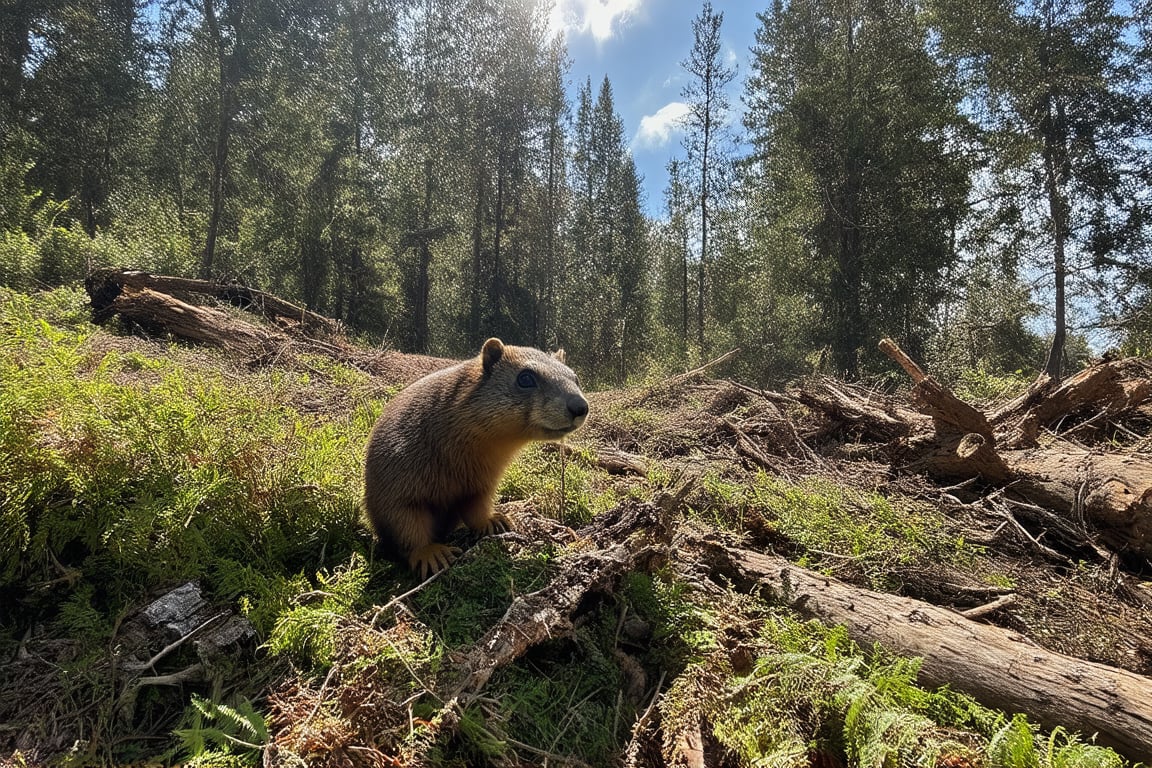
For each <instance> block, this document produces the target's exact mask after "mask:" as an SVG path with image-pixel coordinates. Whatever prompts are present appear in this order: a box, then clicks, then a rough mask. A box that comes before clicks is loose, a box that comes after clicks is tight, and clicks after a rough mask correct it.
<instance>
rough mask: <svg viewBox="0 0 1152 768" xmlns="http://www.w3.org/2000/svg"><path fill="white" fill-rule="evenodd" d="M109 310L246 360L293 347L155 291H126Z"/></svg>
mask: <svg viewBox="0 0 1152 768" xmlns="http://www.w3.org/2000/svg"><path fill="white" fill-rule="evenodd" d="M105 309H106V310H108V311H109V312H112V313H118V314H120V315H121V316H123V317H124V318H126V319H128V320H131V321H133V322H135V323H138V324H140V325H141V326H143V327H144V328H146V329H150V330H153V331H160V332H163V333H170V334H173V335H175V336H179V337H181V338H184V339H188V340H190V341H195V342H199V343H202V344H210V345H212V346H214V347H220V348H221V349H227V350H230V351H233V352H236V353H238V354H239V355H242V356H245V357H258V358H260V357H268V356H274V355H276V354H277V353H278V352H280V351H281V350H283V349H285V348H287V347H288V346H291V345H292V344H293V340H292V339H291V338H290V337H289V336H288V335H287V334H285V333H282V332H280V331H277V330H274V329H271V328H262V327H260V326H258V325H254V324H253V323H248V322H245V321H243V320H240V319H238V318H234V317H230V316H229V315H228V313H227V312H224V311H222V310H219V309H213V308H212V307H197V306H195V305H193V304H188V303H186V302H183V301H180V300H179V299H176V298H174V297H172V296H169V295H168V294H165V293H159V292H157V291H154V290H152V289H151V288H124V289H123V290H121V291H120V292H119V293H118V294H117V295H116V297H115V298H114V299H112V301H111V302H109V303H108V304H107V305H106V306H105Z"/></svg>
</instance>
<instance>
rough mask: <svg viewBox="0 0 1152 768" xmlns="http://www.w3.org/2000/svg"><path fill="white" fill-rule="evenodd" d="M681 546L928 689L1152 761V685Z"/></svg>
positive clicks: (776, 566) (726, 552) (942, 612)
mask: <svg viewBox="0 0 1152 768" xmlns="http://www.w3.org/2000/svg"><path fill="white" fill-rule="evenodd" d="M683 545H684V546H683V547H681V548H684V547H688V548H693V549H697V550H699V551H700V561H702V562H704V563H706V564H707V565H708V566H709V567H710V568H711V570H712V571H713V573H716V574H717V575H719V576H722V577H724V578H727V579H731V580H732V581H733V583H735V584H736V585H737V586H738V587H739V588H741V589H742V590H748V591H754V590H756V589H759V590H761V591H762V592H763V591H767V592H768V593H769V595H770V599H772V600H773V601H775V602H778V603H780V604H783V605H786V606H788V607H790V608H792V609H794V610H796V611H797V612H799V613H801V614H803V615H806V616H809V617H811V618H815V619H818V620H820V621H822V622H825V623H828V624H842V625H844V626H845V627H846V628H847V630H848V632H849V635H850V636H851V637H852V639H853V640H855V641H856V642H857V643H860V644H862V645H869V644H872V643H879V644H880V645H881V646H883V647H885V648H887V649H889V650H891V651H895V652H898V653H901V654H905V655H909V656H917V657H919V658H921V659H923V664H922V665H921V667H920V673H919V681H920V683H921V684H923V685H926V686H930V687H936V686H942V685H949V686H951V687H952V688H954V689H956V690H959V691H963V692H965V693H968V694H970V695H971V696H973V697H975V698H976V699H977V700H978V701H980V702H981V703H982V704H984V705H985V706H989V707H995V708H999V709H1003V710H1005V711H1007V712H1024V713H1026V714H1028V715H1029V716H1030V717H1031V718H1033V719H1034V720H1036V721H1037V722H1039V723H1041V724H1042V725H1044V726H1045V727H1048V728H1055V727H1056V726H1062V727H1064V728H1071V729H1074V730H1079V731H1080V732H1081V733H1082V734H1084V735H1085V736H1086V737H1091V736H1092V735H1093V734H1096V735H1097V741H1098V743H1100V744H1102V745H1106V746H1110V747H1113V748H1114V749H1116V750H1117V751H1118V752H1120V753H1122V754H1124V755H1126V756H1128V757H1129V758H1131V759H1133V760H1143V761H1149V760H1152V679H1149V678H1147V677H1144V676H1142V675H1137V674H1135V673H1132V672H1128V671H1126V670H1122V669H1117V668H1114V667H1109V666H1106V665H1104V664H1097V663H1094V662H1091V661H1084V660H1082V659H1077V658H1073V657H1069V656H1064V655H1062V654H1059V653H1054V652H1052V651H1048V650H1046V649H1044V648H1041V647H1039V646H1037V645H1035V644H1034V643H1033V642H1032V641H1030V640H1029V639H1028V638H1026V637H1024V636H1023V635H1020V634H1019V633H1016V632H1013V631H1010V630H1006V629H1001V628H999V627H995V626H991V625H987V624H981V623H979V622H976V621H972V620H971V619H967V618H965V617H964V616H962V615H960V614H959V613H956V612H954V611H951V610H948V609H945V608H939V607H936V606H934V605H931V604H929V603H924V602H921V601H919V600H913V599H911V598H907V597H898V596H895V595H889V594H884V593H882V592H873V591H871V590H867V589H861V588H858V587H853V586H850V585H848V584H845V583H843V582H840V581H837V580H836V579H833V578H831V577H828V576H824V575H821V574H819V573H816V572H814V571H810V570H807V569H805V568H800V567H798V566H796V565H793V564H792V563H790V562H788V561H787V560H785V559H783V558H781V557H776V556H773V555H766V554H761V553H758V552H752V551H749V550H745V549H737V548H732V547H728V546H725V545H724V544H723V543H721V542H719V541H718V540H716V539H712V538H708V537H706V536H699V535H696V536H693V537H688V538H687V540H686V541H684V542H683Z"/></svg>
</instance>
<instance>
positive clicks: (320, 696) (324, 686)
mask: <svg viewBox="0 0 1152 768" xmlns="http://www.w3.org/2000/svg"><path fill="white" fill-rule="evenodd" d="M338 669H340V665H339V664H333V665H332V669H330V670H328V676H327V677H325V678H324V682H323V684H321V686H320V692H319V693H317V694H316V706H314V707H312V711H311V712H310V713H309V714H308V717H306V718H304V726H306V725H308V723H310V722H312V718H314V717H316V713H317V712H319V711H320V705H321V704H323V703H324V694H325V693H326V692H327V691H328V684H329V683H331V682H332V677H333V676H334V675H335V674H336V671H337V670H338ZM304 726H301V727H304Z"/></svg>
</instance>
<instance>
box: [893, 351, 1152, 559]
mask: <svg viewBox="0 0 1152 768" xmlns="http://www.w3.org/2000/svg"><path fill="white" fill-rule="evenodd" d="M880 347H881V349H882V350H883V351H884V352H885V354H887V355H888V356H889V357H890V358H892V359H893V360H895V361H896V362H897V363H898V364H899V365H900V366H901V367H902V368H903V369H904V370H905V371H907V372H908V374H909V375H910V376H911V377H912V378H913V380H914V381H916V384H915V387H914V388H913V397H912V404H913V406H914V407H915V408H916V410H917V411H919V412H921V413H924V414H926V415H929V416H931V417H932V429H931V430H929V429H927V428H926V427H925V425H924V423H923V422H919V423H910V424H909V435H908V437H906V438H904V439H903V440H897V441H893V442H892V443H891V444H890V451H889V453H890V456H891V457H892V459H893V464H894V465H896V466H899V467H901V468H903V469H907V470H911V471H916V472H924V473H926V474H929V475H932V476H933V477H937V478H940V479H946V480H949V481H954V480H956V479H964V478H972V477H979V478H981V479H983V480H984V481H985V482H986V483H989V484H991V485H993V486H1000V487H1005V489H1006V495H1007V496H1008V497H1009V498H1015V499H1017V500H1023V501H1026V502H1029V503H1032V504H1035V505H1039V506H1040V507H1044V508H1047V509H1049V510H1051V511H1052V512H1054V513H1056V514H1057V515H1059V516H1061V517H1062V518H1064V519H1065V520H1066V521H1068V523H1069V524H1070V525H1071V526H1072V527H1073V528H1078V529H1084V528H1085V527H1086V526H1087V527H1088V528H1090V529H1091V531H1092V534H1094V535H1095V536H1096V537H1098V540H1099V541H1100V542H1101V543H1103V544H1104V545H1105V546H1107V547H1109V548H1110V549H1112V550H1114V551H1117V552H1118V553H1120V554H1121V555H1123V556H1124V557H1125V558H1126V559H1128V560H1131V561H1135V562H1133V565H1134V567H1136V568H1140V567H1143V566H1144V565H1146V564H1147V563H1148V562H1152V460H1149V459H1147V458H1145V457H1143V456H1138V455H1122V454H1115V453H1107V452H1102V451H1090V450H1088V449H1085V448H1081V447H1079V446H1076V445H1073V444H1070V443H1066V442H1061V441H1057V442H1053V443H1051V444H1049V445H1047V446H1045V447H1043V448H1039V447H1036V448H1034V449H1033V450H1005V449H1004V448H1005V447H1006V446H1018V445H1021V444H1029V443H1034V442H1035V438H1036V436H1037V434H1038V430H1039V429H1040V427H1041V426H1042V425H1050V424H1053V423H1054V422H1055V421H1058V420H1059V419H1061V418H1066V417H1071V416H1075V415H1076V414H1082V413H1083V412H1084V409H1085V408H1091V409H1098V410H1097V411H1096V413H1098V414H1100V415H1102V416H1106V417H1113V416H1116V415H1118V414H1120V413H1122V412H1124V411H1126V410H1129V409H1131V408H1133V407H1135V406H1137V405H1139V404H1141V403H1143V402H1144V401H1145V400H1146V399H1147V397H1148V393H1149V392H1150V391H1152V380H1150V379H1148V378H1140V376H1141V375H1143V374H1146V373H1147V367H1146V365H1145V364H1144V363H1143V362H1141V361H1135V360H1120V361H1106V362H1102V363H1100V364H1099V365H1097V366H1093V367H1092V368H1088V369H1086V370H1084V371H1081V372H1080V373H1079V374H1077V375H1076V376H1073V377H1071V378H1069V379H1067V380H1066V381H1064V383H1063V384H1061V385H1060V386H1058V387H1055V388H1053V387H1052V386H1051V383H1050V382H1047V381H1046V380H1045V379H1044V378H1041V379H1040V380H1038V382H1037V383H1036V384H1034V385H1033V386H1032V387H1031V388H1030V389H1029V391H1028V392H1026V393H1025V394H1024V395H1022V396H1021V397H1020V398H1017V399H1016V400H1014V401H1013V402H1012V403H1009V404H1008V405H1006V406H1005V407H1004V408H1001V409H1000V410H998V411H996V412H995V413H994V414H993V415H992V417H991V418H988V419H985V418H984V415H983V414H981V413H980V412H979V411H976V410H975V409H974V408H972V407H971V406H970V405H968V404H966V403H964V402H963V401H961V400H960V399H959V398H957V397H956V396H955V395H953V394H952V393H951V392H949V391H948V390H947V389H946V388H944V387H942V386H940V385H939V384H937V383H935V382H934V381H933V380H932V378H931V377H930V376H927V375H926V374H924V372H923V371H922V370H921V369H920V367H919V366H917V365H916V364H915V363H914V362H913V361H911V360H909V359H908V357H907V355H905V354H904V353H903V352H902V351H901V350H900V348H899V347H898V346H896V344H895V343H894V342H892V341H890V340H888V339H885V340H884V341H882V342H881V344H880ZM990 425H991V426H990ZM884 426H887V425H886V424H885V425H884ZM993 429H995V435H993V433H992V430H993ZM997 441H998V442H997ZM998 446H999V448H998ZM1080 538H1081V541H1080V542H1078V543H1079V544H1085V545H1088V546H1090V547H1094V546H1095V543H1094V542H1092V541H1090V540H1089V539H1090V534H1089V532H1088V531H1087V530H1085V531H1084V535H1083V536H1082V537H1080Z"/></svg>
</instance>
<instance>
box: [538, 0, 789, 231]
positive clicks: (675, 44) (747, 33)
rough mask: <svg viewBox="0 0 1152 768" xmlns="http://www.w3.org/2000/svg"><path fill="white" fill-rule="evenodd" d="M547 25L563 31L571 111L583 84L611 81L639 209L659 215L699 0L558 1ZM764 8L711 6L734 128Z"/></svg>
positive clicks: (595, 86) (675, 148)
mask: <svg viewBox="0 0 1152 768" xmlns="http://www.w3.org/2000/svg"><path fill="white" fill-rule="evenodd" d="M556 3H557V5H556V7H555V9H554V11H553V17H552V25H553V28H554V29H563V30H564V34H565V39H566V40H567V42H568V55H569V57H570V58H571V60H572V69H571V72H570V75H569V77H570V83H569V90H570V95H571V99H572V103H573V105H575V103H576V95H577V91H578V89H579V87H580V84H581V83H583V82H584V81H585V79H586V78H589V77H591V78H592V94H593V96H595V95H596V93H597V92H598V91H599V88H600V82H601V81H602V80H603V79H604V76H605V75H607V76H608V79H609V80H611V81H612V92H613V95H614V96H615V99H616V111H617V112H618V113H619V114H620V117H621V119H622V120H623V121H624V130H625V133H626V135H627V137H628V139H629V141H630V142H631V148H632V156H633V157H634V158H635V160H636V167H637V170H638V171H639V172H640V174H641V176H643V178H644V193H645V196H646V200H645V206H646V209H647V211H648V213H649V215H652V216H657V217H659V216H661V214H662V212H663V211H662V209H663V205H664V203H663V195H664V185H665V183H666V181H667V172H666V171H665V166H666V165H667V163H668V160H669V159H670V158H671V157H674V156H683V149H682V148H681V146H680V138H681V135H682V134H681V132H680V130H679V129H678V128H677V127H676V124H675V123H676V118H677V117H678V116H679V115H681V114H683V112H684V106H683V97H682V96H681V89H682V88H683V87H684V84H685V81H686V73H685V72H684V69H683V68H682V67H681V66H680V62H681V61H683V60H684V59H685V58H687V56H688V53H689V51H691V50H692V20H693V19H694V18H695V17H696V16H698V15H699V14H700V9H701V8H702V6H703V0H699V2H676V1H675V0H556ZM767 6H768V3H767V2H766V0H764V1H763V2H758V3H752V2H741V1H738V0H730V1H726V0H713V3H712V7H713V10H715V11H718V12H721V13H723V14H724V23H723V26H722V27H721V37H722V39H723V44H724V55H725V56H726V58H727V60H728V61H729V63H732V64H735V66H736V68H737V73H736V78H735V80H734V81H733V83H732V86H731V105H732V120H733V121H734V122H735V124H736V126H737V127H738V126H739V123H740V115H741V114H742V112H743V105H742V102H741V101H740V94H741V93H742V92H743V84H744V78H745V76H746V75H747V74H748V60H749V49H750V48H751V46H752V44H753V42H755V34H756V28H757V27H758V26H759V22H758V21H757V19H756V14H757V13H758V12H760V11H762V10H764V9H765V8H766V7H767Z"/></svg>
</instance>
